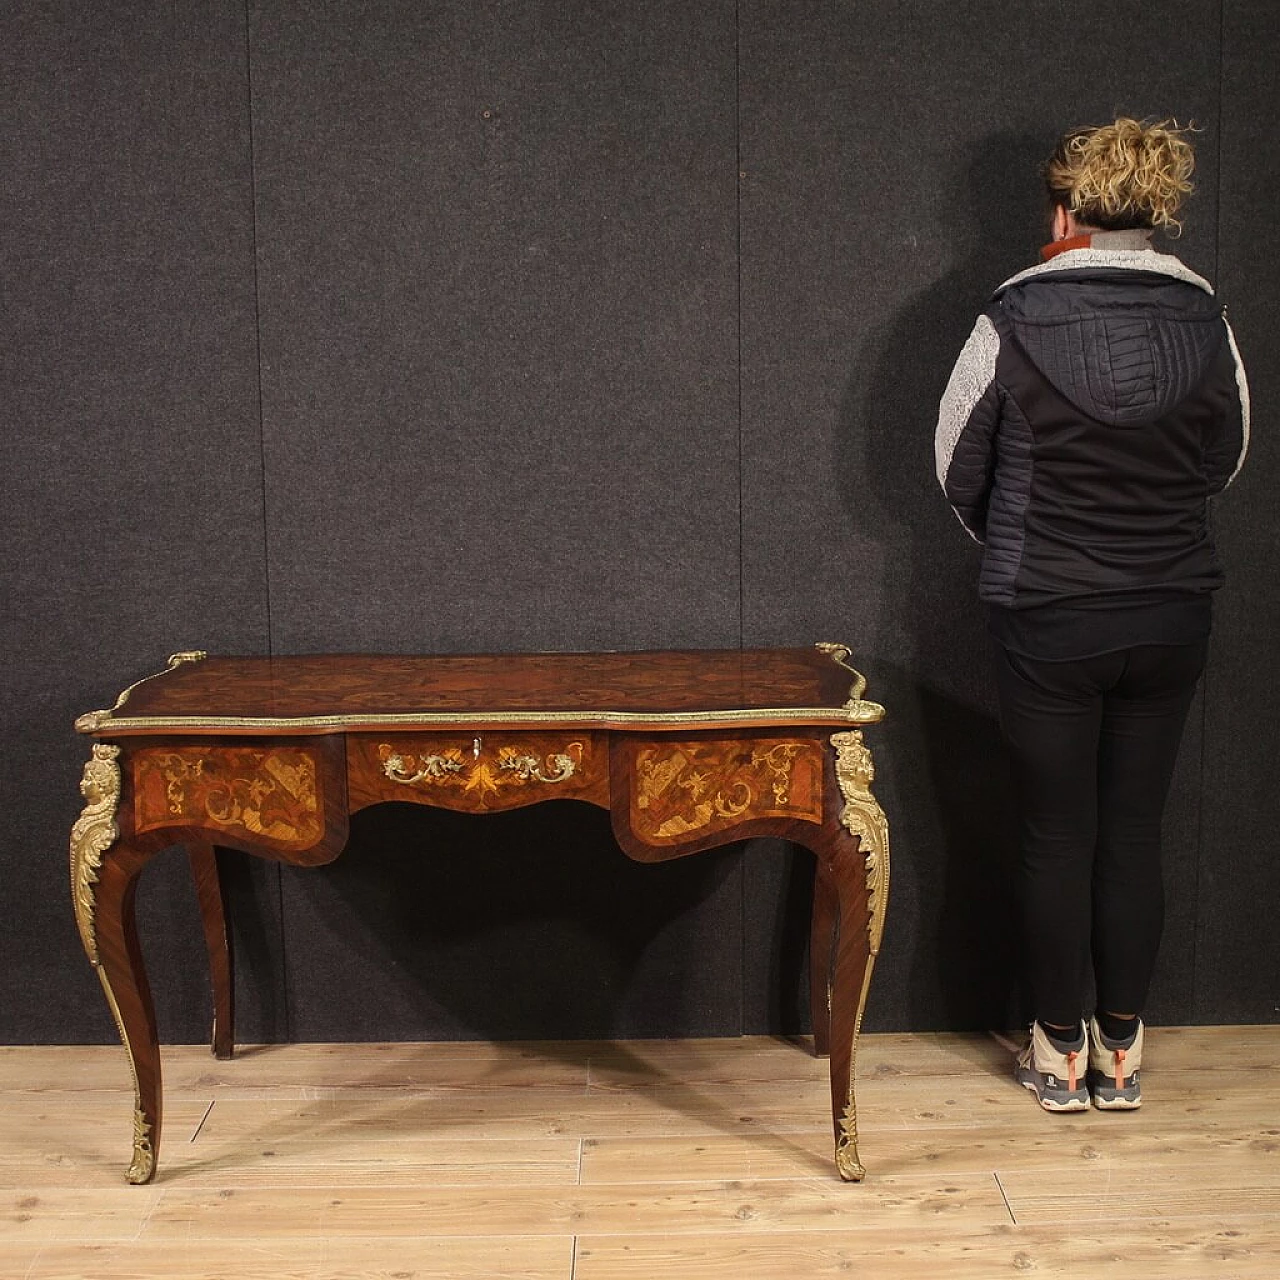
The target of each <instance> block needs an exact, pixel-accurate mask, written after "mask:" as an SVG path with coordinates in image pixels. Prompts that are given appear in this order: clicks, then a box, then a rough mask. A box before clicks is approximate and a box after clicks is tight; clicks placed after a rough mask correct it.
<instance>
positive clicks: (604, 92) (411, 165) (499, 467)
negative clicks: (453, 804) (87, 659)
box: [253, 0, 738, 651]
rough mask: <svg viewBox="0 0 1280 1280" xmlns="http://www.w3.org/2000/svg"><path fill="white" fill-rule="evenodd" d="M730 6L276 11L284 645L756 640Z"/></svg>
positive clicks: (265, 147) (279, 543)
mask: <svg viewBox="0 0 1280 1280" xmlns="http://www.w3.org/2000/svg"><path fill="white" fill-rule="evenodd" d="M732 19H733V6H732V5H730V4H727V3H718V4H710V5H699V6H689V5H685V4H681V3H678V2H676V0H671V2H669V3H663V4H656V5H645V6H634V5H628V4H623V3H608V4H603V5H597V6H591V7H590V9H586V8H583V7H581V6H564V5H561V4H558V3H554V2H553V0H538V2H536V3H519V4H517V3H500V4H496V5H490V6H485V7H483V8H477V7H475V6H473V5H464V4H460V3H454V4H444V5H431V6H423V5H419V4H412V3H393V2H390V0H388V2H387V3H382V4H365V5H358V6H350V7H344V8H343V9H341V10H340V11H337V10H335V11H331V12H329V13H327V14H324V15H322V14H320V13H318V12H317V11H316V10H315V8H314V6H311V5H304V4H285V5H280V6H272V7H271V8H270V9H266V8H263V9H261V10H259V11H257V12H255V14H254V21H253V83H254V119H255V161H256V174H257V192H258V231H259V280H260V287H261V294H262V297H261V316H262V343H263V395H264V411H265V421H266V436H267V467H268V471H267V518H268V530H269V539H270V541H269V555H270V564H271V572H272V635H273V643H274V645H275V647H276V649H277V650H279V651H298V650H303V649H330V650H331V649H335V648H339V649H340V648H346V649H356V650H360V649H365V648H376V649H379V650H390V651H397V650H398V651H404V650H411V651H431V650H441V649H443V650H460V649H461V650H486V649H498V650H503V649H544V648H545V649H575V648H577V649H586V648H595V647H614V648H620V647H629V646H638V647H643V646H650V647H653V646H663V645H673V644H687V645H702V646H714V645H724V644H736V643H737V641H738V627H737V602H738V578H737V564H738V525H737V470H736V468H737V418H736V415H737V373H736V367H735V355H736V352H735V340H736V316H735V287H736V273H735V261H734V252H735V227H734V112H733V26H732Z"/></svg>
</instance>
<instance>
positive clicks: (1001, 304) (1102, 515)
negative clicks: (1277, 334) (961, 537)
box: [934, 233, 1249, 611]
mask: <svg viewBox="0 0 1280 1280" xmlns="http://www.w3.org/2000/svg"><path fill="white" fill-rule="evenodd" d="M1122 235H1124V236H1126V237H1127V239H1128V242H1130V243H1131V242H1132V240H1133V236H1132V234H1131V233H1119V234H1114V235H1110V236H1102V235H1095V236H1094V237H1093V240H1092V243H1091V244H1090V245H1089V247H1084V248H1076V249H1070V250H1068V251H1066V252H1061V253H1058V254H1057V255H1056V256H1054V257H1053V258H1052V259H1051V260H1050V261H1048V262H1045V263H1042V264H1040V265H1039V266H1035V267H1032V268H1031V269H1030V270H1027V271H1023V272H1021V273H1020V274H1019V275H1016V276H1014V277H1013V278H1012V279H1010V280H1007V281H1006V282H1005V283H1004V284H1002V285H1001V286H1000V288H999V289H997V290H996V292H995V294H994V296H993V297H992V300H991V303H990V305H989V306H988V307H987V309H986V310H985V311H984V312H983V314H982V315H981V316H979V317H978V321H977V324H976V325H975V326H974V329H973V332H972V334H971V335H970V337H969V340H968V342H967V343H966V344H965V347H964V349H963V351H962V352H961V353H960V358H959V359H958V360H957V362H956V366H955V368H954V370H953V371H952V374H951V378H950V381H949V382H948V385H947V389H946V392H945V394H944V395H943V397H942V402H941V404H940V406H939V414H938V427H937V432H936V435H935V439H934V451H935V462H936V465H937V475H938V482H939V484H941V486H942V489H943V492H944V493H945V494H946V497H947V500H948V501H949V502H950V503H951V506H952V508H953V510H954V511H955V513H956V515H957V516H958V517H959V519H960V522H961V523H962V524H963V525H964V527H965V528H966V529H967V530H968V532H969V533H970V535H971V536H972V537H974V538H975V539H976V540H977V541H979V542H981V543H983V544H984V552H983V559H982V570H981V575H980V579H979V595H980V596H981V598H982V599H983V600H985V601H987V602H988V603H989V604H991V605H993V606H996V608H997V609H998V610H1017V611H1022V610H1032V609H1038V608H1041V607H1045V606H1051V607H1057V608H1059V609H1060V608H1062V607H1066V608H1069V609H1076V610H1078V609H1094V610H1097V609H1099V608H1104V609H1124V608H1131V607H1143V606H1147V605H1150V604H1152V603H1153V602H1156V601H1164V602H1169V601H1175V602H1176V601H1177V600H1179V599H1182V600H1184V601H1185V600H1187V599H1188V598H1191V597H1201V598H1202V600H1203V602H1204V603H1205V607H1206V609H1207V593H1209V592H1211V591H1212V590H1214V589H1215V588H1216V587H1217V586H1219V585H1220V584H1221V581H1222V571H1221V569H1220V567H1219V565H1218V561H1217V557H1216V555H1215V552H1214V547H1213V542H1212V538H1211V535H1210V529H1209V519H1208V499H1209V498H1210V497H1212V496H1213V495H1215V494H1217V493H1220V492H1221V491H1222V490H1223V489H1225V488H1226V486H1227V485H1228V484H1230V482H1231V480H1232V479H1234V477H1235V475H1236V473H1237V472H1238V471H1239V470H1240V466H1241V464H1242V463H1243V461H1244V456H1245V452H1246V450H1247V448H1248V442H1249V393H1248V386H1247V383H1246V381H1245V375H1244V369H1243V366H1242V364H1241V362H1240V357H1239V352H1238V351H1237V349H1236V344H1235V338H1234V336H1233V335H1232V332H1231V329H1230V326H1229V325H1228V324H1227V321H1226V317H1225V314H1224V312H1223V309H1222V307H1221V306H1220V305H1219V304H1218V302H1217V301H1216V299H1215V298H1214V295H1213V290H1212V288H1211V287H1210V286H1209V284H1208V283H1207V282H1206V281H1205V280H1203V279H1201V278H1200V277H1199V276H1198V275H1196V274H1195V273H1194V272H1193V271H1191V270H1189V269H1188V268H1187V267H1185V266H1184V265H1183V264H1182V263H1181V262H1180V261H1179V260H1178V259H1177V258H1175V257H1172V256H1171V255H1168V254H1161V253H1156V252H1153V251H1152V250H1150V249H1149V248H1143V249H1138V248H1133V249H1130V248H1125V249H1115V248H1099V247H1096V246H1097V245H1098V243H1099V242H1100V241H1104V242H1105V241H1110V242H1111V243H1115V242H1116V241H1117V240H1120V239H1121V236H1122Z"/></svg>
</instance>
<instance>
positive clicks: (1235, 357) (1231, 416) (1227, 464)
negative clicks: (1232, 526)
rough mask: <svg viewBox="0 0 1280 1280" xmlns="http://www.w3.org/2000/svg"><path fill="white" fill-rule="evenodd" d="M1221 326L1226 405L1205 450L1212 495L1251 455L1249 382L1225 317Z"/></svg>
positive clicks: (1234, 474)
mask: <svg viewBox="0 0 1280 1280" xmlns="http://www.w3.org/2000/svg"><path fill="white" fill-rule="evenodd" d="M1222 323H1223V324H1225V325H1226V327H1227V335H1226V336H1227V340H1226V342H1225V343H1223V352H1222V355H1221V356H1220V357H1219V358H1220V359H1221V361H1222V363H1223V365H1224V366H1225V368H1224V370H1223V373H1222V375H1221V381H1222V384H1223V398H1224V405H1223V408H1222V411H1221V413H1219V414H1218V416H1217V419H1216V421H1215V423H1214V427H1213V432H1212V434H1211V435H1210V436H1209V438H1208V439H1206V441H1205V448H1204V465H1205V472H1206V479H1207V480H1208V482H1209V493H1210V494H1215V493H1221V492H1222V491H1223V489H1225V488H1226V487H1227V485H1229V484H1230V483H1231V482H1232V481H1233V480H1234V479H1235V478H1236V476H1237V475H1238V474H1239V473H1240V468H1241V467H1242V466H1244V456H1245V454H1246V453H1248V452H1249V382H1248V380H1247V379H1246V378H1245V374H1244V362H1243V361H1242V360H1241V359H1240V349H1239V347H1237V346H1236V336H1235V334H1234V333H1232V332H1231V326H1230V325H1229V324H1227V321H1226V317H1225V316H1224V317H1223V321H1222Z"/></svg>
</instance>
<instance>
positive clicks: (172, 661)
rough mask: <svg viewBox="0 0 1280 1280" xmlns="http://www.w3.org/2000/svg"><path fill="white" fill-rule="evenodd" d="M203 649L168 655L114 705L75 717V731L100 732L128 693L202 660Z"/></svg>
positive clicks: (126, 699) (121, 704) (204, 656)
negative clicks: (162, 664) (160, 668)
mask: <svg viewBox="0 0 1280 1280" xmlns="http://www.w3.org/2000/svg"><path fill="white" fill-rule="evenodd" d="M208 656H209V655H208V653H206V652H205V651H204V650H203V649H184V650H181V651H180V652H178V653H171V654H170V655H169V662H168V665H167V666H166V667H165V669H164V670H163V671H156V672H153V673H152V674H151V675H149V676H143V677H142V679H141V680H135V681H134V682H133V683H132V684H131V685H130V686H129V687H128V688H127V689H126V690H125V691H124V692H123V693H122V694H121V695H120V696H119V697H118V698H117V699H116V703H115V706H113V707H111V708H109V709H105V710H102V711H86V712H85V714H84V715H82V716H79V717H77V719H76V732H77V733H100V732H101V731H102V730H103V729H104V728H106V726H107V725H109V724H110V723H111V721H112V719H113V718H114V716H115V713H116V712H117V711H119V710H120V708H121V707H123V706H124V704H125V703H126V702H128V701H129V695H130V694H131V693H132V692H133V691H134V690H135V689H137V688H139V687H140V686H141V685H144V684H146V683H147V681H148V680H158V679H159V678H160V677H161V676H164V675H168V674H169V672H170V671H175V670H177V668H178V667H180V666H182V665H183V664H184V663H186V662H203V661H204V660H205V659H206V658H207V657H208Z"/></svg>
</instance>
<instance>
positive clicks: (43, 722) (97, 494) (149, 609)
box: [0, 4, 267, 1041]
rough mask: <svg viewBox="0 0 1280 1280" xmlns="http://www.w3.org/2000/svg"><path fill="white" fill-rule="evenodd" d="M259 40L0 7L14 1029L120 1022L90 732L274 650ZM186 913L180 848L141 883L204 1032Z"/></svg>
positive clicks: (1, 941)
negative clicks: (260, 334) (255, 209)
mask: <svg viewBox="0 0 1280 1280" xmlns="http://www.w3.org/2000/svg"><path fill="white" fill-rule="evenodd" d="M243 48H244V15H243V11H242V10H241V9H239V8H238V7H237V6H236V5H234V4H203V5H199V6H178V7H174V6H171V5H162V4H136V5H130V6H126V7H124V8H121V7H120V6H98V7H93V6H73V7H68V6H47V5H46V6H32V5H22V6H9V7H8V8H7V9H6V10H5V13H4V15H3V17H0V82H3V84H4V85H5V98H6V105H7V107H8V110H9V111H10V112H11V116H10V118H9V120H8V121H7V122H6V123H7V125H8V126H10V127H7V128H6V130H5V139H6V144H5V145H6V150H5V156H4V166H3V167H4V182H3V183H0V260H3V262H4V264H5V277H6V279H5V305H4V307H3V309H2V310H0V328H2V330H3V332H2V333H0V385H3V387H4V393H3V399H4V403H5V424H4V461H3V485H4V498H3V502H0V522H3V539H4V544H5V547H6V555H5V558H4V568H3V574H4V579H5V581H4V599H5V607H4V609H3V610H0V634H2V639H0V645H2V646H3V653H4V662H5V678H4V681H3V691H2V692H0V698H3V715H2V719H3V725H4V733H5V738H6V744H5V751H4V759H5V767H4V769H3V770H0V807H2V811H3V812H4V814H5V822H4V824H3V830H0V841H2V842H3V844H2V846H0V866H2V867H3V875H4V881H5V896H6V900H7V901H9V902H10V903H15V902H16V903H17V904H19V908H18V910H17V912H16V914H15V916H14V917H13V918H12V919H10V920H9V921H7V923H6V928H5V929H4V930H3V932H2V934H0V968H3V970H4V972H5V973H6V975H11V976H12V979H10V978H7V979H6V981H5V983H4V984H3V987H4V993H3V996H2V997H0V998H2V999H3V1000H4V1002H5V1007H4V1009H3V1011H0V1038H2V1039H13V1040H21V1041H58V1040H80V1039H89V1040H96V1039H109V1038H111V1037H112V1036H113V1035H114V1029H113V1027H112V1024H111V1019H110V1017H109V1015H108V1013H107V1010H106V1007H105V1004H104V1002H103V1000H102V992H101V989H100V987H99V986H98V983H97V982H96V981H95V980H94V977H93V972H92V969H91V968H90V966H89V964H88V963H87V961H86V960H85V958H84V954H83V951H82V950H81V947H80V943H79V939H78V937H77V935H76V931H75V927H74V923H73V919H72V912H71V909H70V901H69V897H68V892H67V888H66V885H67V835H68V832H69V830H70V828H71V824H72V821H73V820H74V818H75V817H76V815H77V814H78V812H79V810H80V805H81V801H80V797H79V795H78V794H77V783H78V782H79V778H80V771H81V767H82V765H83V761H84V759H85V758H86V757H87V755H88V744H87V742H86V741H85V740H83V739H79V738H77V737H76V735H75V734H74V733H73V732H72V721H73V719H74V718H75V716H76V715H77V714H79V713H81V712H84V711H87V710H90V709H92V708H95V707H101V706H109V705H110V704H111V702H112V701H113V700H114V697H115V695H116V693H117V692H118V691H119V690H121V689H122V688H124V687H125V686H126V685H128V684H130V683H131V682H132V681H134V680H136V679H138V678H139V677H141V676H143V675H146V674H148V673H149V672H152V671H157V670H159V669H161V668H162V667H163V666H164V662H165V658H166V657H167V655H168V654H169V653H170V652H172V651H174V650H177V649H183V648H196V647H205V648H211V649H216V648H221V649H224V650H225V649H249V650H254V649H261V648H263V647H264V646H265V644H266V640H267V635H266V595H265V581H264V559H263V539H262V516H261V503H260V495H261V487H262V471H261V445H260V441H259V431H258V419H257V406H256V384H257V375H256V369H255V342H256V339H255V330H254V306H253V276H252V245H251V219H252V207H251V204H250V199H249V194H250V193H249V185H248V181H247V179H248V168H247V163H246V162H247V156H248V118H247V113H246V84H245V75H244V71H245V66H244V57H243ZM191 902H192V895H191V891H190V889H189V887H188V885H187V877H186V871H185V865H184V863H183V862H182V861H181V860H178V859H172V858H169V859H163V860H162V861H161V864H160V865H156V866H153V868H151V869H150V870H149V871H148V873H147V874H146V876H145V877H144V884H143V888H142V892H141V895H140V910H141V911H142V914H143V920H144V924H145V926H146V932H147V935H148V955H149V956H150V957H151V958H152V959H153V961H154V963H155V970H156V982H155V996H156V1001H157V1005H158V1008H159V1012H160V1017H161V1027H162V1034H163V1035H164V1036H165V1037H166V1038H167V1039H176V1040H192V1039H200V1038H202V1037H204V1036H205V1035H207V1033H208V1014H207V996H206V995H205V994H204V990H203V982H204V979H203V976H202V975H203V962H202V960H200V959H199V956H200V951H201V946H200V935H199V931H198V929H195V930H193V928H192V923H193V920H194V916H193V913H192V909H191ZM183 913H185V915H184V914H183ZM253 1022H254V1011H253V1007H252V1005H247V1006H246V1009H245V1023H246V1026H252V1025H253ZM257 1031H258V1034H262V1032H263V1031H264V1028H262V1027H258V1028H257Z"/></svg>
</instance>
